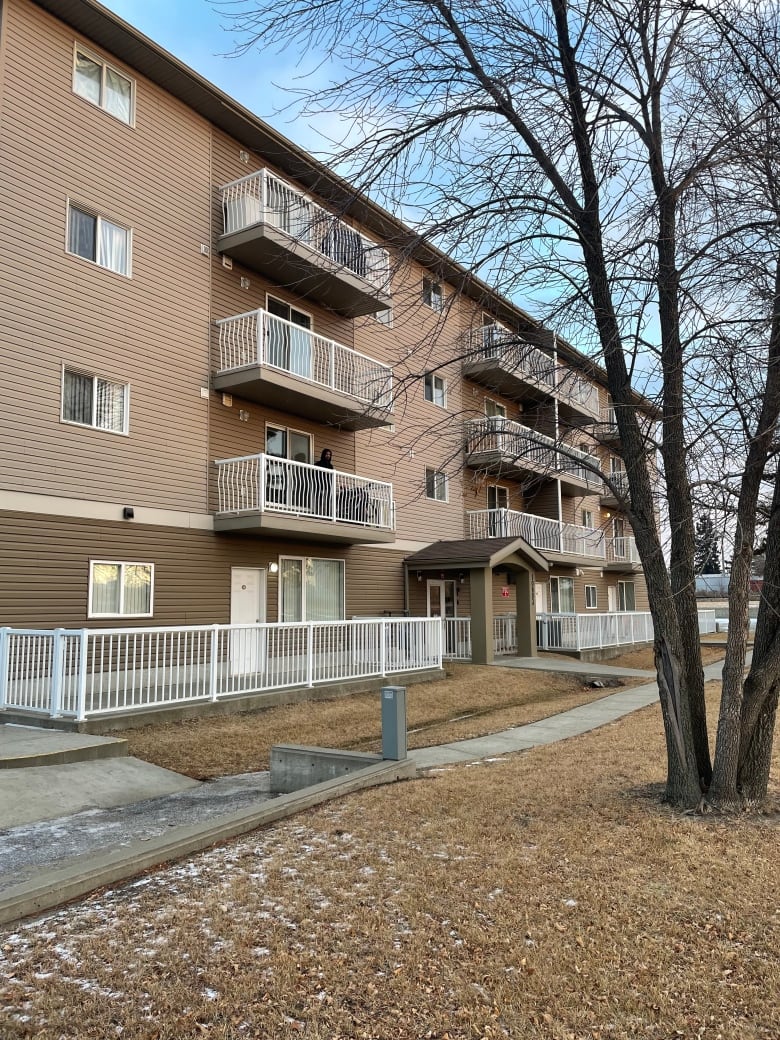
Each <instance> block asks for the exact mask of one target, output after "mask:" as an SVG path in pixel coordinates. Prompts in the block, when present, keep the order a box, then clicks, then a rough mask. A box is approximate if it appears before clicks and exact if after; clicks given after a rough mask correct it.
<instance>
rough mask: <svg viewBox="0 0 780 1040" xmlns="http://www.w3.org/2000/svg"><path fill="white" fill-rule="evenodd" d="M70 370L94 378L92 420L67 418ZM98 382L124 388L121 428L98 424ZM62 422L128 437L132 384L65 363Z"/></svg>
mask: <svg viewBox="0 0 780 1040" xmlns="http://www.w3.org/2000/svg"><path fill="white" fill-rule="evenodd" d="M68 372H72V373H73V375H75V376H83V377H84V378H85V379H91V380H92V422H89V423H81V422H77V421H76V420H75V419H66V418H65V376H66V374H67V373H68ZM98 382H103V383H108V384H109V385H111V386H121V387H122V389H123V390H124V408H123V415H122V429H121V430H112V429H111V428H110V427H108V426H98V424H97V400H98V394H97V390H98ZM60 422H63V423H66V424H67V425H68V426H78V427H79V428H80V429H82V430H97V431H98V432H99V433H113V434H116V435H118V436H120V437H128V436H129V435H130V384H129V383H120V382H119V381H118V380H115V379H106V378H105V377H104V376H96V375H94V373H92V372H85V371H84V370H83V369H80V368H76V367H75V366H73V365H65V364H63V365H62V371H61V374H60Z"/></svg>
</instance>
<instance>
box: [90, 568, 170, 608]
mask: <svg viewBox="0 0 780 1040" xmlns="http://www.w3.org/2000/svg"><path fill="white" fill-rule="evenodd" d="M153 590H154V564H153V563H113V562H109V561H106V560H90V564H89V617H151V616H152V603H153Z"/></svg>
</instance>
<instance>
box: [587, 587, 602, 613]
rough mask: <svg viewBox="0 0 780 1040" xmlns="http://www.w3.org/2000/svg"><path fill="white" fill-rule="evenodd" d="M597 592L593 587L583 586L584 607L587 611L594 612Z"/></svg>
mask: <svg viewBox="0 0 780 1040" xmlns="http://www.w3.org/2000/svg"><path fill="white" fill-rule="evenodd" d="M598 591H599V590H598V589H597V587H596V586H595V585H586V586H585V607H586V608H587V609H588V610H595V609H596V607H597V606H598Z"/></svg>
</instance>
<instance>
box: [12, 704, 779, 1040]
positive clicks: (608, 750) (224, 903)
mask: <svg viewBox="0 0 780 1040" xmlns="http://www.w3.org/2000/svg"><path fill="white" fill-rule="evenodd" d="M714 693H715V694H717V688H716V689H715V690H714ZM664 761H665V751H664V743H663V735H662V727H661V721H660V712H659V710H658V708H657V707H652V708H648V709H645V710H644V711H642V712H637V713H635V714H634V715H632V716H629V717H627V718H625V719H623V720H621V721H619V722H617V723H615V724H612V725H610V726H607V727H605V728H603V729H600V730H597V731H594V732H591V733H588V734H586V735H584V736H582V737H578V738H576V739H573V740H568V741H565V742H563V743H561V744H557V745H551V746H548V747H544V748H537V749H535V750H533V751H531V752H527V753H524V754H517V755H513V756H510V757H507V758H504V759H502V760H500V761H492V762H490V763H482V764H477V765H472V766H457V767H452V768H449V769H446V770H441V771H437V772H435V773H434V774H432V775H431V776H430V777H429V778H428V779H421V780H418V781H411V782H407V783H404V784H401V785H394V786H392V787H387V788H381V789H374V790H371V791H367V792H363V793H361V794H359V795H354V796H351V797H349V798H347V799H345V800H343V801H341V802H336V803H332V804H330V805H328V806H324V807H320V808H317V809H314V810H311V811H309V812H307V813H305V814H303V815H301V816H299V817H297V818H295V819H291V820H288V821H285V822H283V823H280V824H277V825H275V826H273V827H270V828H268V829H266V830H264V831H261V832H259V833H257V834H255V835H252V836H250V837H248V838H245V839H242V840H240V841H236V842H232V843H230V844H228V845H226V846H225V847H224V848H220V849H214V850H211V851H210V852H208V853H205V854H203V855H202V856H198V857H195V858H193V859H192V860H191V861H189V862H187V863H183V864H180V865H179V866H177V867H174V868H171V869H169V870H166V871H163V872H160V873H157V874H153V875H150V876H148V877H147V878H145V879H143V880H142V882H141V883H140V884H139V883H136V884H135V885H130V886H128V887H126V888H124V889H122V890H119V891H114V892H108V893H103V894H99V895H98V896H96V897H94V898H93V899H91V900H87V901H86V902H84V903H81V904H79V905H77V906H73V907H70V908H67V909H65V910H63V911H61V912H60V913H58V914H56V915H54V916H51V917H49V918H47V919H45V920H43V921H40V922H33V923H31V924H30V925H28V926H26V927H24V928H21V929H18V930H17V931H16V932H15V933H11V934H6V935H3V936H0V951H1V953H0V1008H2V1010H0V1021H2V1026H0V1035H2V1037H3V1040H22V1038H24V1040H31V1038H35V1040H74V1038H78V1040H105V1038H108V1037H122V1038H124V1040H129V1038H132V1040H182V1038H195V1037H214V1038H219V1040H240V1038H244V1037H255V1038H269V1040H270V1038H273V1040H277V1038H278V1040H289V1038H292V1037H306V1038H310V1040H344V1038H350V1040H366V1038H374V1040H412V1038H438V1040H444V1038H449V1040H476V1038H482V1040H487V1038H490V1040H494V1038H497V1037H510V1038H515V1040H520V1038H526V1037H527V1038H534V1040H626V1038H632V1037H633V1038H636V1037H639V1038H642V1040H672V1038H677V1037H682V1038H685V1040H694V1038H703V1040H707V1038H712V1040H717V1038H720V1040H777V1038H778V1036H780V1026H778V1022H779V1021H780V973H778V970H777V956H778V955H777V951H778V947H779V945H780V876H779V873H778V869H777V865H778V862H780V831H779V830H778V827H777V823H776V819H775V818H772V817H766V816H765V817H762V818H741V817H737V818H721V817H711V816H708V817H704V818H697V817H691V816H684V815H679V814H678V813H675V812H672V811H670V810H669V809H667V808H664V807H662V806H660V805H659V804H658V795H659V792H660V789H661V782H662V779H663V775H664ZM778 766H780V756H777V755H776V757H775V762H774V775H775V776H776V775H777V769H778ZM772 795H773V800H774V803H775V805H777V802H778V800H780V791H779V790H778V785H777V783H776V782H775V783H774V784H773V788H772Z"/></svg>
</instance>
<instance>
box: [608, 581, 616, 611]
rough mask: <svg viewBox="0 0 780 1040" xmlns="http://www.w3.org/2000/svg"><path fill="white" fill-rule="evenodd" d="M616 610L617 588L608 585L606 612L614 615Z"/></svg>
mask: <svg viewBox="0 0 780 1040" xmlns="http://www.w3.org/2000/svg"><path fill="white" fill-rule="evenodd" d="M617 608H618V599H617V587H616V586H615V585H610V586H609V587H608V588H607V611H608V612H609V613H610V614H614V613H616V611H617Z"/></svg>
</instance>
